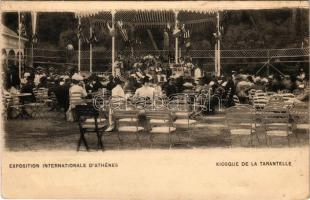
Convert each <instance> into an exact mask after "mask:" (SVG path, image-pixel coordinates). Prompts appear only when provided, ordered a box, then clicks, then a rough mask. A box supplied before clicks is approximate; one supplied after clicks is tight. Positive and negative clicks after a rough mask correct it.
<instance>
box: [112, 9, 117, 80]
mask: <svg viewBox="0 0 310 200" xmlns="http://www.w3.org/2000/svg"><path fill="white" fill-rule="evenodd" d="M115 13H116V12H115V11H112V12H111V14H112V30H114V29H115ZM114 62H115V34H113V35H112V75H113V76H115V66H114Z"/></svg>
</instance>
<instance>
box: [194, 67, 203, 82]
mask: <svg viewBox="0 0 310 200" xmlns="http://www.w3.org/2000/svg"><path fill="white" fill-rule="evenodd" d="M194 77H195V80H198V79H199V78H201V77H202V74H201V69H200V68H196V69H195V71H194Z"/></svg>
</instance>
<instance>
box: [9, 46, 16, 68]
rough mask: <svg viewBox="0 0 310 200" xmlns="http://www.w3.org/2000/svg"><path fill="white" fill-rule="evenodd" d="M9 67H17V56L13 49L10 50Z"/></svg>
mask: <svg viewBox="0 0 310 200" xmlns="http://www.w3.org/2000/svg"><path fill="white" fill-rule="evenodd" d="M7 59H8V65H9V66H11V65H15V61H16V56H15V51H14V50H13V49H10V50H9V54H8V57H7Z"/></svg>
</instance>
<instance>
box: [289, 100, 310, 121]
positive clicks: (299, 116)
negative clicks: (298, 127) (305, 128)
mask: <svg viewBox="0 0 310 200" xmlns="http://www.w3.org/2000/svg"><path fill="white" fill-rule="evenodd" d="M290 115H291V116H292V118H293V120H294V123H305V124H306V123H307V124H308V123H309V109H308V106H307V104H296V105H294V107H293V108H292V109H291V110H290Z"/></svg>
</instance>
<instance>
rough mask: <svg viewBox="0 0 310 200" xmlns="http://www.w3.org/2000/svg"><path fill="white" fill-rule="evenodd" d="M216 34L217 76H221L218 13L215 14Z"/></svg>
mask: <svg viewBox="0 0 310 200" xmlns="http://www.w3.org/2000/svg"><path fill="white" fill-rule="evenodd" d="M216 18H217V34H218V36H219V38H218V40H217V76H221V50H220V49H221V48H220V44H221V38H220V34H221V33H220V13H219V12H217V17H216Z"/></svg>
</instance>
